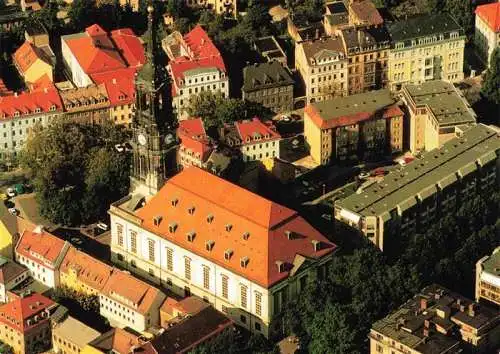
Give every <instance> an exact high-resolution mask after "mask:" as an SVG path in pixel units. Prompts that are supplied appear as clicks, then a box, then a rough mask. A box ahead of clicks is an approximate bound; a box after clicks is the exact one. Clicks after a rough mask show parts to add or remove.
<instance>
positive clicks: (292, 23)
mask: <svg viewBox="0 0 500 354" xmlns="http://www.w3.org/2000/svg"><path fill="white" fill-rule="evenodd" d="M292 17H293V19H292ZM286 20H287V31H288V35H289V36H290V37H291V38H292V39H293V40H294V41H295V44H296V45H297V44H300V43H301V42H304V41H309V40H312V39H319V38H323V37H325V29H324V27H323V22H321V21H317V22H309V21H308V20H305V21H304V19H303V18H297V17H295V16H294V15H293V16H288V17H287V18H286Z"/></svg>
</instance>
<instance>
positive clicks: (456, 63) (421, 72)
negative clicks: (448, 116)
mask: <svg viewBox="0 0 500 354" xmlns="http://www.w3.org/2000/svg"><path fill="white" fill-rule="evenodd" d="M388 30H389V33H390V35H391V39H392V47H391V50H390V53H389V80H390V82H391V89H392V90H399V89H400V88H401V86H402V85H403V84H420V83H422V82H424V81H428V80H438V79H439V80H446V81H450V82H458V81H461V80H463V78H464V73H463V71H464V70H463V66H464V48H465V33H464V30H463V28H462V27H460V25H459V24H458V23H457V22H456V21H455V20H454V19H453V18H452V17H451V16H450V15H448V14H444V13H443V14H438V13H437V14H429V15H421V16H417V17H413V18H408V19H407V20H401V21H397V22H394V23H392V24H391V25H389V26H388Z"/></svg>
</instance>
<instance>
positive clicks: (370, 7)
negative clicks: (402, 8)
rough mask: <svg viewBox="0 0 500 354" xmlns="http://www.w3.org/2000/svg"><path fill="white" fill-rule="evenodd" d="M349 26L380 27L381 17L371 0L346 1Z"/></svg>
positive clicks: (382, 21)
mask: <svg viewBox="0 0 500 354" xmlns="http://www.w3.org/2000/svg"><path fill="white" fill-rule="evenodd" d="M347 3H348V4H349V10H348V12H349V24H350V25H352V26H356V27H357V26H381V25H382V24H383V23H384V20H383V19H382V16H380V13H379V12H378V10H377V8H376V7H375V5H374V4H373V1H372V0H348V1H347Z"/></svg>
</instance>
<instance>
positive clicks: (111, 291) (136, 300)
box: [101, 269, 161, 314]
mask: <svg viewBox="0 0 500 354" xmlns="http://www.w3.org/2000/svg"><path fill="white" fill-rule="evenodd" d="M160 293H161V291H160V290H158V289H156V288H155V287H152V286H151V285H148V284H147V283H145V282H143V281H141V280H139V279H137V278H135V277H134V276H132V275H130V274H129V273H125V272H123V271H120V270H117V269H115V270H114V271H113V273H112V274H111V276H110V277H109V279H108V282H107V283H106V285H105V286H104V288H103V289H102V292H101V294H103V295H106V296H107V297H110V298H112V299H113V300H115V301H118V302H120V303H122V305H124V306H126V307H128V308H130V309H132V310H133V311H137V312H139V313H141V314H145V313H146V312H148V311H149V309H150V308H151V306H152V305H153V302H154V300H155V299H156V298H157V297H158V295H159V294H160ZM115 294H116V295H118V296H119V297H122V298H125V299H126V300H128V301H129V302H131V303H132V304H135V305H136V306H137V307H135V306H131V305H130V304H127V303H125V302H122V301H120V300H119V299H117V298H116V297H115V296H114V295H115Z"/></svg>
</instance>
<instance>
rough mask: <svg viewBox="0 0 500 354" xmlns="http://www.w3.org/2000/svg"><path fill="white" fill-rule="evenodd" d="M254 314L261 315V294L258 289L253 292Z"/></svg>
mask: <svg viewBox="0 0 500 354" xmlns="http://www.w3.org/2000/svg"><path fill="white" fill-rule="evenodd" d="M255 314H257V315H258V316H260V315H262V294H261V293H259V292H258V291H256V292H255Z"/></svg>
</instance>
